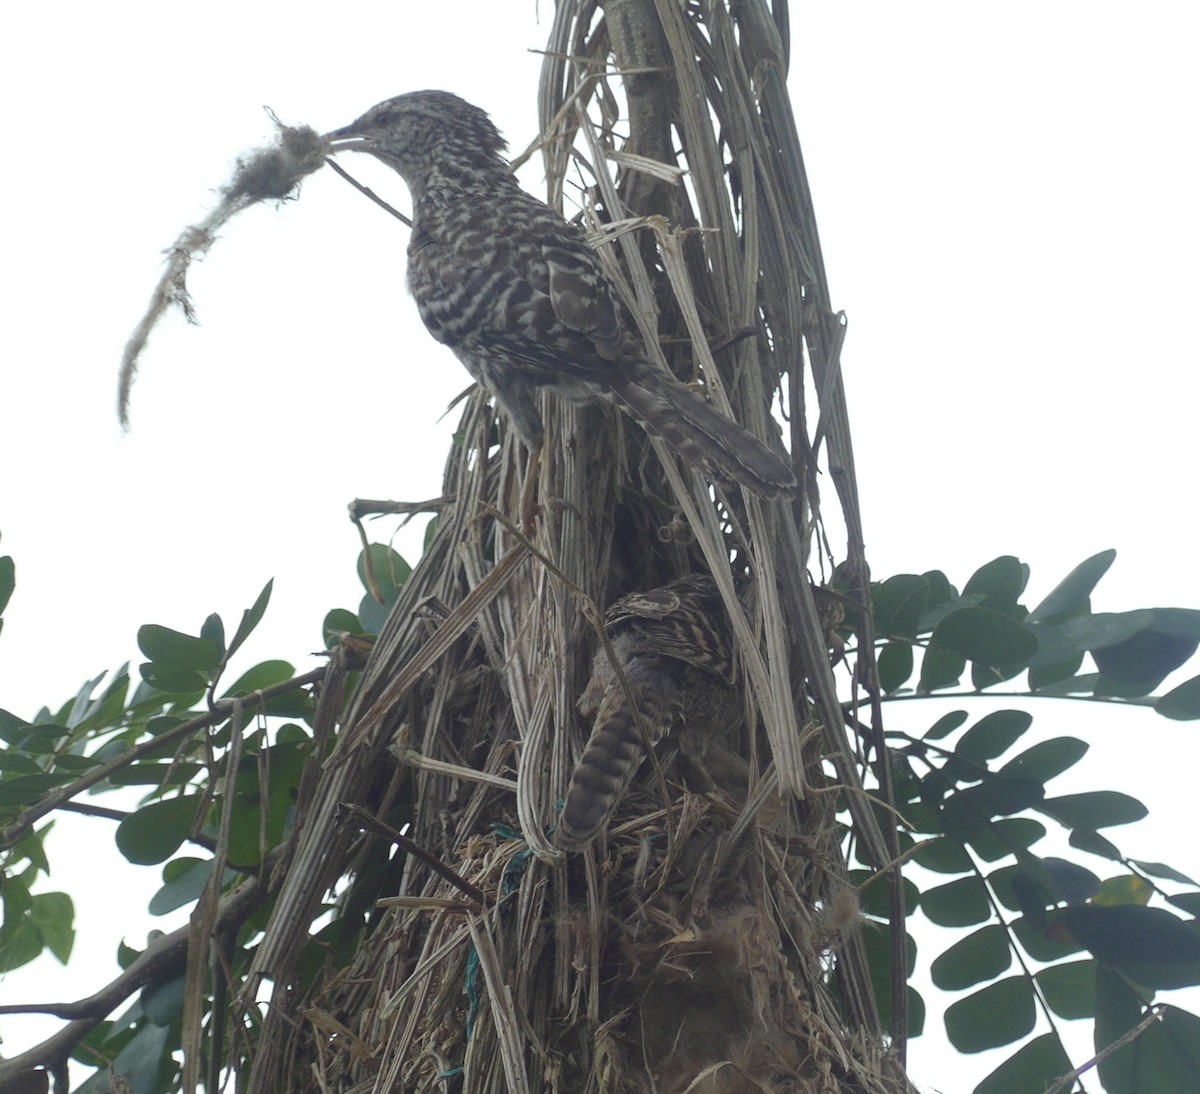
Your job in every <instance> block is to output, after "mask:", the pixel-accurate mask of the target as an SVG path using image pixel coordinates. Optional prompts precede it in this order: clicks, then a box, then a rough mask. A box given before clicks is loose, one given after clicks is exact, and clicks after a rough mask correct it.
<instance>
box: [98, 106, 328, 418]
mask: <svg viewBox="0 0 1200 1094" xmlns="http://www.w3.org/2000/svg"><path fill="white" fill-rule="evenodd" d="M276 126H277V127H278V133H277V135H276V139H275V142H274V143H273V144H271V145H269V146H267V147H265V148H260V149H256V150H255V151H253V152H251V153H249V154H248V155H246V156H243V157H242V158H241V159H239V160H238V162H237V167H236V169H235V170H234V173H233V178H232V179H230V181H229V182H228V183H226V184H225V185H224V186H223V187H221V201H220V204H218V205H217V207H216V208H215V209H214V210H213V211H212V212H211V213H210V214H209V215H208V216H207V217H205V219H204V220H203V221H201V223H199V224H193V225H189V226H188V227H187V228H185V229H184V230H183V231H182V232H181V233H180V234H179V238H178V239H176V240H175V242H174V243H173V244H172V245H171V247H170V248H169V249H168V250H167V265H166V269H165V270H164V271H163V275H162V277H161V278H160V279H159V282H158V285H157V286H155V289H154V293H153V295H152V296H151V297H150V306H149V307H148V308H147V309H146V313H145V315H144V316H143V317H142V320H141V322H140V323H138V325H137V327H136V328H135V329H134V332H133V334H132V335H130V338H129V341H128V342H126V343H125V352H124V353H123V354H122V356H121V378H120V385H119V390H118V395H117V413H118V415H119V416H120V419H121V425H122V426H123V427H125V428H128V426H129V394H130V390H131V389H132V387H133V378H134V376H135V375H136V374H137V365H138V358H139V357H140V356H141V353H142V350H143V349H145V347H146V342H147V341H148V340H149V338H150V332H151V331H152V330H153V329H154V326H155V324H156V323H157V322H158V321H159V319H161V318H162V316H163V315H165V314H166V312H167V310H168V309H169V308H171V307H177V308H179V309H180V311H182V312H183V314H184V317H185V318H186V319H187V320H188V322H189V323H194V322H195V312H194V310H193V308H192V301H191V297H190V295H189V294H188V289H187V273H188V268H189V267H190V266H191V263H192V259H193V258H196V257H202V256H203V255H204V254H205V253H206V252H207V251H208V249H209V248H210V247H211V246H212V245H213V243H214V242H216V238H217V237H216V233H217V231H218V230H219V229H220V228H221V227H222V226H223V225H224V224H226V222H228V221H229V220H230V219H231V218H232V217H233V216H235V215H236V214H237V213H240V212H241V211H242V210H243V209H249V208H250V206H252V205H257V204H258V203H259V202H262V201H282V200H283V199H284V198H286V197H288V195H289V194H291V193H292V192H293V191H294V190H295V189H296V187H297V186H298V185H299V183H300V180H301V179H303V178H305V176H307V175H311V174H312V173H313V172H314V171H316V170H318V169H319V168H320V167H321V166H322V165H323V164H324V163H325V157H326V156H327V155H328V154H329V152H330V150H331V149H330V144H329V140H328V138H326V137H324V136H322V135H321V134H320V133H318V132H317V131H316V130H315V129H311V128H309V127H308V126H306V125H303V126H298V127H294V128H293V127H292V126H287V125H282V124H280V123H279V122H276Z"/></svg>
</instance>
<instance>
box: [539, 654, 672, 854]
mask: <svg viewBox="0 0 1200 1094" xmlns="http://www.w3.org/2000/svg"><path fill="white" fill-rule="evenodd" d="M625 678H626V683H627V684H628V685H629V691H630V695H632V697H633V699H634V701H635V704H636V705H635V706H631V705H630V703H629V697H628V696H627V695H626V694H625V689H624V688H623V687H622V686H621V684H620V682H619V681H617V680H616V679H613V680H611V681H610V682H609V685H608V688H607V690H606V691H605V694H604V698H603V700H602V701H601V703H600V709H599V710H598V711H597V712H596V720H595V724H594V726H593V729H592V735H591V737H590V738H589V739H588V743H587V747H586V748H585V749H584V752H583V756H582V758H581V759H580V761H579V763H578V764H577V765H576V766H575V770H574V772H573V773H572V775H571V785H570V787H569V788H568V790H567V797H566V800H565V801H564V803H563V808H562V813H561V815H560V817H559V821H558V828H557V829H556V831H555V833H554V842H555V843H556V844H557V845H558V846H559V847H561V848H562V849H563V850H566V851H578V850H580V849H581V848H583V847H585V846H587V844H589V843H591V841H592V840H593V839H595V838H596V836H598V835H599V834H600V832H601V831H602V830H603V829H604V827H605V825H607V823H608V820H609V818H610V817H611V816H612V814H613V810H614V809H616V807H617V805H618V804H619V802H620V801H621V798H622V796H623V795H624V793H625V791H626V789H627V788H628V786H629V783H630V781H631V780H632V779H633V776H634V775H635V774H636V772H637V770H638V768H639V767H641V765H642V761H643V760H644V759H645V755H646V747H645V738H646V735H648V736H649V739H650V743H651V744H652V745H653V744H656V743H657V742H658V741H660V740H661V739H662V738H663V737H664V736H665V735H666V734H667V732H668V731H669V730H670V729H671V728H672V726H673V725H674V724H675V722H676V721H677V720H678V719H679V717H680V716H681V713H682V701H681V698H680V696H679V693H678V688H677V687H674V686H672V683H671V680H670V679H669V678H666V677H664V674H663V673H662V672H661V670H660V669H658V668H655V667H654V666H653V665H651V664H647V663H646V662H645V661H641V662H639V660H634V661H632V662H631V663H629V664H627V665H626V666H625ZM639 714H640V715H641V721H640V722H639V719H638V715H639ZM643 725H644V726H645V733H643V728H642V727H643Z"/></svg>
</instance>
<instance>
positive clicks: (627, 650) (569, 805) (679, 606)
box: [554, 574, 741, 850]
mask: <svg viewBox="0 0 1200 1094" xmlns="http://www.w3.org/2000/svg"><path fill="white" fill-rule="evenodd" d="M605 631H606V633H607V634H608V637H609V641H610V644H611V645H612V647H613V653H614V655H615V657H616V661H617V663H618V664H619V665H620V666H621V670H622V672H623V674H624V676H625V684H626V685H627V686H628V693H627V692H626V688H625V687H623V686H622V684H621V680H620V678H619V677H618V675H617V672H616V670H615V669H614V668H613V663H612V661H611V660H610V658H609V656H608V652H607V651H606V650H604V649H603V648H601V649H599V650H597V652H596V657H595V660H594V662H593V665H592V678H591V680H590V681H589V683H588V686H587V688H586V690H585V691H584V693H583V695H582V696H581V697H580V700H579V709H580V711H581V712H582V713H583V714H584V715H585V716H587V717H591V716H594V722H593V727H592V733H591V736H590V737H589V739H588V743H587V747H586V748H585V749H584V752H583V756H582V757H581V758H580V760H579V763H578V764H577V765H576V767H575V771H574V772H573V773H572V775H571V785H570V787H569V788H568V790H567V796H566V799H565V801H564V803H563V808H562V813H561V815H560V817H559V821H558V827H557V829H556V830H555V834H554V840H555V843H557V844H558V846H559V847H561V848H563V849H564V850H578V849H580V848H582V847H584V846H586V845H587V844H588V843H590V842H591V841H592V840H593V839H595V838H596V836H597V835H599V834H600V832H601V831H602V830H603V829H604V827H605V826H606V825H607V823H608V820H609V818H610V817H611V816H612V813H613V810H614V809H615V808H616V807H617V805H618V803H619V802H620V800H621V797H622V795H623V794H624V793H625V790H626V788H627V787H628V786H629V783H630V780H631V779H632V778H633V776H634V774H635V773H636V772H637V770H638V768H639V767H640V766H641V764H642V760H643V759H644V758H645V747H646V740H647V738H648V739H649V742H650V744H651V745H654V744H657V743H658V742H659V741H660V740H661V739H662V738H663V737H664V736H666V735H667V734H668V733H671V732H680V733H682V734H685V735H686V736H687V738H689V739H691V740H693V741H697V742H704V741H707V740H708V739H709V738H711V737H713V736H715V735H717V734H719V733H721V732H723V731H724V730H726V729H728V728H729V727H730V726H731V725H732V724H733V723H734V722H735V721H736V719H737V717H738V716H739V715H740V713H741V700H740V697H739V695H738V693H737V691H736V690H735V689H734V687H733V686H732V685H733V677H734V665H733V645H732V642H731V639H730V634H729V617H728V615H727V614H726V612H725V606H724V604H723V603H722V601H721V597H720V594H719V593H718V592H717V588H716V585H715V584H714V583H713V580H712V578H710V577H707V576H702V575H699V574H692V575H689V576H688V577H683V578H679V579H678V580H676V581H673V582H671V583H670V584H669V585H664V586H662V587H661V588H658V589H653V590H651V591H650V592H646V593H633V594H632V595H630V596H626V597H623V598H622V599H620V600H618V601H617V602H616V603H614V604H613V605H612V607H610V608H609V609H608V612H607V614H606V615H605ZM631 697H632V699H633V703H632V705H631V704H630V698H631ZM639 715H640V716H641V724H639V720H638V716H639ZM643 727H644V731H643Z"/></svg>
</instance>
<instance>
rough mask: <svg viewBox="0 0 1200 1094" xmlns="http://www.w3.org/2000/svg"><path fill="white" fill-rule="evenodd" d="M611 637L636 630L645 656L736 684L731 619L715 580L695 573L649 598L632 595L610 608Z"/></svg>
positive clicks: (649, 594) (653, 591)
mask: <svg viewBox="0 0 1200 1094" xmlns="http://www.w3.org/2000/svg"><path fill="white" fill-rule="evenodd" d="M605 628H606V629H607V631H608V633H609V635H610V636H612V637H615V636H616V635H618V634H620V633H622V632H624V631H627V630H628V631H632V632H633V633H635V634H636V635H637V636H638V639H639V643H640V645H641V647H642V649H643V651H644V652H645V653H647V654H653V655H657V656H661V657H671V658H674V659H676V660H678V661H684V662H686V663H687V664H689V665H694V666H695V667H696V668H698V669H703V670H704V671H705V672H709V673H712V674H713V675H714V676H718V677H720V678H721V679H722V680H725V681H726V682H728V681H730V680H732V679H733V646H732V642H731V640H730V636H729V619H728V616H727V614H726V612H725V605H724V604H723V603H722V601H721V597H720V594H719V593H718V592H717V588H716V585H715V584H714V583H713V581H712V579H711V578H709V577H707V576H703V575H700V574H692V575H689V576H687V577H684V578H680V579H678V580H676V581H673V582H671V583H670V584H669V585H664V586H662V587H661V588H658V589H651V590H650V591H649V592H645V593H631V594H630V595H629V596H625V597H622V598H621V599H620V600H618V601H617V602H616V603H615V604H613V605H612V607H610V608H609V609H608V612H607V613H606V615H605Z"/></svg>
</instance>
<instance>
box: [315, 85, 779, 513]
mask: <svg viewBox="0 0 1200 1094" xmlns="http://www.w3.org/2000/svg"><path fill="white" fill-rule="evenodd" d="M327 136H328V138H329V140H330V141H331V142H332V145H333V148H334V151H341V150H342V149H348V150H353V151H360V152H369V153H371V154H372V155H374V156H375V157H377V158H378V159H380V160H382V161H383V162H384V163H386V164H388V165H389V166H390V167H392V168H394V169H395V170H396V171H397V172H399V174H400V175H401V176H402V177H403V178H404V180H405V182H406V183H407V184H408V188H409V190H410V191H411V193H412V199H413V228H412V236H411V238H410V240H409V244H408V285H409V288H410V289H411V291H412V294H413V296H414V297H415V299H416V302H417V308H418V310H419V311H420V314H421V318H422V319H423V320H424V322H425V325H426V326H427V327H428V328H429V331H430V333H431V334H432V335H433V336H434V338H436V339H437V340H438V341H439V342H443V343H444V344H445V345H447V346H449V347H450V348H451V349H452V350H453V351H454V353H455V354H456V356H457V357H458V359H459V360H460V361H461V362H462V363H463V364H464V365H465V366H466V368H467V370H468V371H469V372H470V373H471V375H472V376H473V377H474V378H475V380H476V381H477V382H479V383H481V384H483V385H484V386H485V387H486V388H487V389H488V390H489V391H490V392H491V393H492V395H493V396H494V397H495V399H496V402H497V403H498V404H499V406H500V407H501V408H502V409H503V410H504V411H505V412H506V413H507V414H508V416H509V417H510V418H511V420H512V424H513V426H514V427H515V428H516V430H517V433H518V434H519V435H520V437H521V439H522V440H523V441H524V442H525V444H526V445H527V446H528V447H529V448H530V449H531V450H536V449H537V448H539V447H540V446H541V443H542V422H541V418H540V416H539V414H538V411H537V406H536V402H535V399H534V395H535V392H536V390H537V389H538V388H539V387H549V388H552V389H553V390H554V391H555V392H557V393H558V394H559V395H561V396H564V397H566V398H570V399H589V398H593V397H596V396H602V397H607V398H609V399H611V400H612V401H614V402H615V403H616V404H617V405H618V406H620V407H621V408H622V409H623V410H625V411H626V412H627V413H628V414H630V415H631V416H632V417H633V418H634V419H635V420H637V421H638V422H640V423H641V424H642V426H643V427H644V428H645V429H646V430H647V431H648V432H650V433H652V434H656V435H658V436H660V437H662V438H663V439H665V440H667V441H668V442H670V443H671V444H672V446H673V447H674V448H675V449H676V450H677V451H678V452H679V453H680V454H681V455H683V456H684V457H685V458H688V459H691V460H693V461H697V462H701V463H704V464H706V465H708V466H709V467H711V468H713V469H714V470H716V471H718V472H720V473H722V474H724V475H726V476H728V477H729V478H731V479H733V480H735V481H737V482H739V483H742V484H743V485H744V486H746V487H748V488H749V489H751V490H753V491H755V492H756V493H758V494H761V495H763V496H766V497H773V496H775V495H776V494H779V493H781V492H786V491H790V490H791V489H792V488H793V487H794V486H795V481H796V480H795V477H794V476H793V474H792V472H791V470H790V468H789V467H788V466H787V465H786V464H785V463H784V462H783V460H782V459H780V458H779V457H778V456H777V455H775V454H774V453H773V452H771V451H770V450H769V449H768V448H767V447H766V446H765V445H764V444H763V443H762V442H761V441H759V440H758V439H757V438H755V437H754V436H753V435H752V434H750V433H749V432H747V431H746V430H745V429H743V428H742V427H741V426H739V425H738V424H737V423H736V422H733V421H731V420H730V419H729V418H726V417H724V416H723V415H721V414H720V413H718V412H717V411H716V410H714V409H713V408H712V407H711V406H709V405H708V403H706V402H705V401H704V400H703V399H702V398H700V397H698V396H697V395H695V394H693V393H692V392H691V391H690V390H689V389H688V388H686V387H685V386H684V385H683V384H681V383H679V382H678V381H677V380H675V378H674V377H672V376H670V375H669V374H667V373H665V372H663V371H662V370H660V369H658V368H657V367H656V366H654V365H652V364H651V363H650V362H648V361H647V360H645V358H644V357H643V355H642V352H641V349H640V347H639V346H638V345H637V344H636V342H635V340H634V339H633V338H631V337H630V336H629V334H628V332H627V331H626V330H625V329H624V325H623V323H622V320H621V314H620V309H619V306H618V303H617V297H616V292H615V289H614V288H613V285H612V283H611V282H610V281H609V279H608V277H607V275H606V274H605V273H604V271H603V269H602V268H601V266H600V263H599V259H598V257H597V256H596V254H595V252H594V251H593V250H592V249H591V248H590V247H589V246H588V245H587V243H586V242H585V240H584V238H583V235H582V233H581V232H580V231H579V229H578V228H576V227H575V226H574V225H573V224H569V223H568V222H567V221H565V220H564V219H563V218H562V217H561V216H559V214H558V213H556V212H555V211H554V210H553V209H551V208H550V207H549V206H548V205H546V204H545V203H544V202H541V201H538V200H537V199H536V198H534V197H532V196H531V195H529V194H527V193H525V191H523V190H522V189H521V188H520V187H519V186H518V185H517V182H516V179H515V178H514V177H513V175H512V173H511V171H510V169H509V166H508V164H507V162H506V161H505V160H504V158H503V157H502V155H501V151H502V150H503V148H504V141H503V140H502V138H501V137H500V134H499V133H498V132H497V130H496V128H495V126H494V125H492V123H491V121H490V120H489V119H488V116H487V115H486V114H485V113H484V112H483V111H482V110H480V109H479V108H478V107H476V106H472V105H471V104H470V103H468V102H465V101H464V100H463V99H460V98H459V97H458V96H456V95H452V94H450V93H449V92H445V91H415V92H411V93H409V94H407V95H400V96H398V97H397V98H394V99H389V100H388V101H387V102H383V103H380V104H379V105H378V106H375V107H372V108H371V109H370V110H368V111H367V112H366V113H365V114H364V115H363V116H362V117H361V118H359V119H358V120H357V121H356V122H353V123H352V124H351V125H348V126H346V127H345V128H343V129H338V130H335V131H334V132H332V133H329V134H327Z"/></svg>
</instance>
